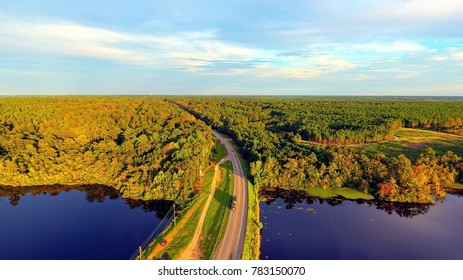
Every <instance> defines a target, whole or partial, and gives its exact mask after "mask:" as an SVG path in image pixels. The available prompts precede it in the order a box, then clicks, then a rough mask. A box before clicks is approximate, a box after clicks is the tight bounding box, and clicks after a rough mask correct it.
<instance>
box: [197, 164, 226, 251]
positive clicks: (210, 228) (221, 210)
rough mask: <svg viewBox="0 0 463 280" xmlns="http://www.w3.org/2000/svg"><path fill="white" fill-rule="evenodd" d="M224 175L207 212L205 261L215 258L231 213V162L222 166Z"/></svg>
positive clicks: (202, 243) (203, 241) (203, 242)
mask: <svg viewBox="0 0 463 280" xmlns="http://www.w3.org/2000/svg"><path fill="white" fill-rule="evenodd" d="M220 172H221V174H222V176H221V178H220V181H219V182H218V183H217V187H216V189H215V193H214V198H213V200H212V201H211V204H210V205H209V209H208V210H207V214H206V219H205V221H204V225H203V228H202V231H201V237H200V248H201V250H202V251H203V253H204V256H203V259H206V260H209V259H212V258H213V257H214V252H215V249H216V246H218V244H219V242H220V240H221V239H222V237H223V235H224V233H225V230H224V229H225V227H226V225H227V223H228V217H229V212H230V203H231V198H232V195H231V194H230V193H232V191H233V179H232V175H233V167H232V164H231V162H230V161H226V162H225V163H224V164H222V165H221V166H220Z"/></svg>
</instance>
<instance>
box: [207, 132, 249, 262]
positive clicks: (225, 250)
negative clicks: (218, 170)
mask: <svg viewBox="0 0 463 280" xmlns="http://www.w3.org/2000/svg"><path fill="white" fill-rule="evenodd" d="M212 134H214V136H215V137H217V139H219V141H220V142H221V143H222V144H223V145H224V146H225V148H226V149H227V152H228V155H229V156H230V160H231V162H232V165H233V173H234V177H233V179H234V192H233V195H236V202H237V203H236V209H235V210H234V211H233V210H232V211H230V217H229V219H228V224H227V228H226V231H225V235H224V237H223V239H222V241H221V242H220V244H219V247H218V248H217V251H216V252H215V256H214V259H216V260H240V259H241V255H242V254H243V245H244V237H245V235H246V221H247V216H248V185H247V179H246V176H244V173H243V168H242V167H241V162H240V160H239V158H238V156H237V155H236V152H235V150H234V149H233V147H232V146H231V145H230V143H229V142H228V141H227V140H226V139H225V138H224V137H223V136H222V135H221V134H219V133H218V132H217V131H215V130H212Z"/></svg>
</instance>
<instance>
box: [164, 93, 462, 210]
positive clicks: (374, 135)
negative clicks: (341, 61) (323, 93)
mask: <svg viewBox="0 0 463 280" xmlns="http://www.w3.org/2000/svg"><path fill="white" fill-rule="evenodd" d="M170 101H171V102H175V103H176V104H179V106H181V107H182V108H184V109H186V110H189V111H190V112H191V113H192V114H194V115H196V116H197V117H198V118H201V119H202V120H204V121H205V122H206V123H208V124H209V125H211V126H213V127H214V128H216V129H218V130H219V131H222V132H224V133H226V134H228V135H230V136H232V137H233V138H234V140H235V141H236V142H237V143H238V144H239V145H240V146H241V147H243V153H244V155H245V156H246V157H247V158H248V159H249V160H250V161H251V174H252V176H253V177H254V178H253V179H254V182H255V183H256V184H257V185H259V186H260V187H261V188H267V187H275V186H280V187H284V188H291V189H304V188H311V187H322V188H341V187H350V188H356V189H359V190H362V191H364V192H366V193H367V192H368V193H372V194H374V195H375V196H376V197H378V198H380V199H382V200H387V201H398V202H423V203H428V202H432V201H433V199H434V198H439V197H442V196H443V195H445V191H444V187H446V186H449V185H451V184H452V183H454V182H455V181H461V180H462V179H463V178H462V174H463V162H462V159H461V157H460V155H456V154H453V153H451V152H450V153H448V154H446V155H440V156H437V155H435V154H434V152H433V151H432V150H429V151H427V152H426V153H424V154H423V155H422V156H421V157H420V159H419V160H418V161H417V162H413V163H412V162H411V161H410V160H409V159H408V158H406V157H405V156H403V155H401V156H399V157H398V158H388V157H386V156H385V155H384V154H380V153H379V154H377V155H375V156H369V155H367V154H365V153H363V152H362V151H355V150H352V149H349V148H345V147H336V146H319V145H318V146H310V145H306V144H301V143H300V141H299V140H300V138H304V139H306V140H315V141H319V142H323V143H331V144H339V143H365V142H371V141H381V140H385V139H389V138H391V137H392V136H393V132H394V130H395V129H397V128H399V127H401V126H410V127H412V126H413V125H414V124H412V123H411V122H410V120H421V121H420V122H417V123H416V124H417V125H418V124H424V120H427V121H429V123H435V124H437V125H438V126H439V129H441V130H444V129H445V130H451V129H453V130H455V131H461V130H462V127H461V126H460V125H459V123H458V122H451V120H458V119H461V118H462V116H463V102H462V100H451V101H448V100H438V101H436V100H422V99H387V98H383V99H378V100H377V99H375V100H373V99H365V98H363V99H362V98H349V99H340V98H289V99H288V98H285V99H282V98H226V97H215V98H212V97H211V98H199V97H198V98H172V99H170ZM450 124H451V125H450ZM426 128H433V126H430V127H426Z"/></svg>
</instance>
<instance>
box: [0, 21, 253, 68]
mask: <svg viewBox="0 0 463 280" xmlns="http://www.w3.org/2000/svg"><path fill="white" fill-rule="evenodd" d="M0 50H8V51H16V52H17V51H22V52H32V53H51V54H61V55H72V56H80V57H92V58H100V59H107V60H112V61H116V62H118V63H125V64H133V65H140V66H157V67H185V68H190V67H192V68H193V69H194V67H195V66H201V65H203V64H204V63H205V62H200V61H199V60H221V59H248V58H249V57H250V56H251V55H252V54H253V53H254V51H253V50H250V49H246V48H241V47H237V46H233V45H231V44H227V43H224V42H220V41H219V40H218V39H217V38H215V36H214V35H213V34H212V33H211V32H208V31H206V32H204V33H198V32H192V33H183V34H174V35H171V36H157V35H145V34H134V33H124V32H116V31H112V30H108V29H104V28H96V27H88V26H84V25H80V24H76V23H71V22H44V21H19V20H14V19H13V20H12V19H6V20H2V21H0ZM194 60H196V61H194Z"/></svg>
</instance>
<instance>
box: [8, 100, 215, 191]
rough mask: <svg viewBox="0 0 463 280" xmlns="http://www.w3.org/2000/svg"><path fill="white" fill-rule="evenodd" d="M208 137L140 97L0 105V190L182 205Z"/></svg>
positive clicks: (201, 127) (174, 109) (176, 113)
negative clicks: (48, 188) (95, 193)
mask: <svg viewBox="0 0 463 280" xmlns="http://www.w3.org/2000/svg"><path fill="white" fill-rule="evenodd" d="M211 137H212V136H211V133H210V129H209V127H208V126H206V125H205V124H204V123H203V122H201V121H198V120H196V119H195V117H193V116H192V115H190V114H189V113H187V112H185V111H184V110H181V109H179V108H178V106H176V105H173V104H171V103H166V102H164V101H162V99H159V98H148V97H28V98H20V97H5V98H1V99H0V185H4V186H14V187H18V186H40V185H80V184H87V185H88V184H100V185H108V186H111V187H114V188H116V189H117V190H119V191H120V192H121V193H122V195H123V196H124V197H130V198H142V199H169V200H186V199H188V198H189V197H190V196H191V194H192V192H193V191H194V184H195V182H197V181H198V179H199V177H200V175H201V173H202V171H203V169H204V168H205V167H206V166H205V165H206V164H207V162H208V160H209V157H210V151H211V148H212V145H213V142H212V138H211Z"/></svg>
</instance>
